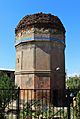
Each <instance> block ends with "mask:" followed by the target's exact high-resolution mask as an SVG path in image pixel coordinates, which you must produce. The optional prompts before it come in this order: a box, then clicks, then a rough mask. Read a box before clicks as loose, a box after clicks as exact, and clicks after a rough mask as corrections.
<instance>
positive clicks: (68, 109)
mask: <svg viewBox="0 0 80 119" xmlns="http://www.w3.org/2000/svg"><path fill="white" fill-rule="evenodd" d="M67 98H68V108H67V111H68V119H70V90H69V88H68V94H67Z"/></svg>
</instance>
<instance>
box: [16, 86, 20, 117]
mask: <svg viewBox="0 0 80 119" xmlns="http://www.w3.org/2000/svg"><path fill="white" fill-rule="evenodd" d="M19 101H20V88H19V87H18V92H17V101H16V103H17V104H16V106H17V117H16V119H20V118H19V117H20V107H19V104H20V103H19Z"/></svg>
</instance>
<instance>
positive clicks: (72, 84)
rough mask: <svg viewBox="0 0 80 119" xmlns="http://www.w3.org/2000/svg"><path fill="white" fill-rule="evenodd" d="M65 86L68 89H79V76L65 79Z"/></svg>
mask: <svg viewBox="0 0 80 119" xmlns="http://www.w3.org/2000/svg"><path fill="white" fill-rule="evenodd" d="M67 86H68V87H69V89H76V88H80V76H74V77H69V78H68V79H67Z"/></svg>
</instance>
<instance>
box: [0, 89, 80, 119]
mask: <svg viewBox="0 0 80 119" xmlns="http://www.w3.org/2000/svg"><path fill="white" fill-rule="evenodd" d="M79 91H80V89H74V90H69V89H66V90H64V91H61V90H49V89H19V88H18V89H0V119H80V92H79Z"/></svg>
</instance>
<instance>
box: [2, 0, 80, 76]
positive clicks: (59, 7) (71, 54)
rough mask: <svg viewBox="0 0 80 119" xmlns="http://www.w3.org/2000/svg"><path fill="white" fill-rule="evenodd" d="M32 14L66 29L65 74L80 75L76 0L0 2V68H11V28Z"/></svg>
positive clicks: (79, 24) (78, 2) (79, 13)
mask: <svg viewBox="0 0 80 119" xmlns="http://www.w3.org/2000/svg"><path fill="white" fill-rule="evenodd" d="M36 12H44V13H52V14H54V15H56V16H58V17H59V18H60V19H61V21H62V22H63V24H64V27H65V29H66V50H65V63H66V72H67V75H70V74H76V73H77V74H80V65H79V62H80V0H2V1H0V68H11V69H15V47H14V41H15V27H16V25H17V24H18V22H19V21H20V19H22V18H23V17H24V16H25V15H27V14H33V13H36Z"/></svg>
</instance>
